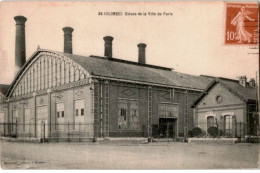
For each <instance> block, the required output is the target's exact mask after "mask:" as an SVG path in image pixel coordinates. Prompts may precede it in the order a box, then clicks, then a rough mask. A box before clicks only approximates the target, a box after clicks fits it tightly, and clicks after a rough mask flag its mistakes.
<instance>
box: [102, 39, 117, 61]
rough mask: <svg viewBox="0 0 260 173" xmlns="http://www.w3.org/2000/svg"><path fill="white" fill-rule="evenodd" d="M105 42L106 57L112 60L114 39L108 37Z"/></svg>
mask: <svg viewBox="0 0 260 173" xmlns="http://www.w3.org/2000/svg"><path fill="white" fill-rule="evenodd" d="M103 39H104V41H105V53H104V56H107V57H108V58H112V41H113V39H114V38H113V37H111V36H106V37H104V38H103Z"/></svg>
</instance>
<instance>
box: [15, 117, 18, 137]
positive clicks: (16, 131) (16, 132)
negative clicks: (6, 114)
mask: <svg viewBox="0 0 260 173" xmlns="http://www.w3.org/2000/svg"><path fill="white" fill-rule="evenodd" d="M15 124H16V126H15V127H16V128H15V136H16V138H17V137H18V123H17V119H16V120H15Z"/></svg>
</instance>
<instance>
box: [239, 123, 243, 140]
mask: <svg viewBox="0 0 260 173" xmlns="http://www.w3.org/2000/svg"><path fill="white" fill-rule="evenodd" d="M241 130H242V129H241V122H240V123H239V131H240V138H242V134H241Z"/></svg>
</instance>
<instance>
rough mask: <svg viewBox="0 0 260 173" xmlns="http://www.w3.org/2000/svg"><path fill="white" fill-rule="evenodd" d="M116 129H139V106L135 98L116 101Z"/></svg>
mask: <svg viewBox="0 0 260 173" xmlns="http://www.w3.org/2000/svg"><path fill="white" fill-rule="evenodd" d="M118 129H129V130H136V129H139V108H138V101H136V100H119V101H118Z"/></svg>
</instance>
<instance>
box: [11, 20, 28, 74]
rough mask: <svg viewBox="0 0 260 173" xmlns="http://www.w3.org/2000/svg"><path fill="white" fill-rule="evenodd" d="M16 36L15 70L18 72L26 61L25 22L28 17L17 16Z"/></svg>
mask: <svg viewBox="0 0 260 173" xmlns="http://www.w3.org/2000/svg"><path fill="white" fill-rule="evenodd" d="M14 20H15V22H16V36H15V71H16V73H17V72H18V71H19V70H20V69H21V67H22V66H23V65H24V64H25V62H26V46H25V22H26V20H27V19H26V17H24V16H15V17H14Z"/></svg>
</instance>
